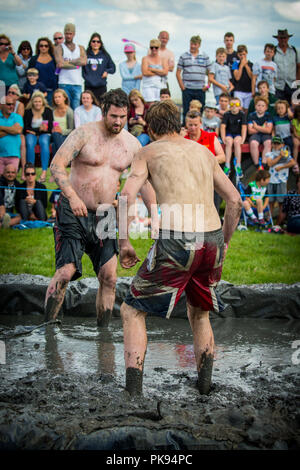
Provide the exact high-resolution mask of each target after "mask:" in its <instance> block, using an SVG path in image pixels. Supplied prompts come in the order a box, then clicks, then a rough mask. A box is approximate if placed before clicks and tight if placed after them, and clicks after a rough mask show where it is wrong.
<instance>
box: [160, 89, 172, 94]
mask: <svg viewBox="0 0 300 470" xmlns="http://www.w3.org/2000/svg"><path fill="white" fill-rule="evenodd" d="M161 95H169V96H171V92H170V90H169V88H161V90H160V96H161Z"/></svg>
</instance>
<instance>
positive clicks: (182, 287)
mask: <svg viewBox="0 0 300 470" xmlns="http://www.w3.org/2000/svg"><path fill="white" fill-rule="evenodd" d="M146 121H147V124H148V130H149V135H150V136H151V137H152V139H153V140H154V142H153V143H151V144H150V145H148V146H146V147H143V149H142V150H140V151H139V153H138V154H137V155H136V156H135V157H134V160H133V162H132V166H131V173H130V176H129V178H128V179H127V181H126V183H125V186H124V188H123V191H122V193H121V199H120V201H121V200H122V199H123V197H125V196H126V198H127V205H128V208H130V207H131V205H132V204H133V203H134V201H135V198H136V194H137V192H138V191H139V188H140V187H141V186H142V185H143V184H144V183H145V181H147V180H148V178H149V180H150V182H151V184H152V186H153V188H154V190H155V192H156V197H157V202H158V204H160V208H161V221H160V230H159V237H158V240H156V241H155V243H154V244H153V245H152V247H151V248H150V251H149V253H148V255H147V258H146V259H145V261H144V263H143V264H142V266H141V267H140V269H139V271H138V273H137V274H136V276H135V277H134V279H133V281H132V284H131V286H130V289H129V292H128V294H127V296H126V298H125V300H124V302H123V304H122V306H121V316H122V320H123V329H124V357H125V367H126V390H127V391H128V392H129V393H130V394H139V393H142V379H143V368H144V360H145V355H146V349H147V333H146V325H145V317H146V315H147V313H151V314H153V315H157V316H160V317H166V318H169V317H170V315H171V312H172V310H173V308H174V306H175V305H176V303H177V302H178V300H179V298H180V296H181V294H182V292H183V291H185V293H186V297H187V314H188V319H189V322H190V325H191V329H192V333H193V339H194V353H195V358H196V364H197V371H198V388H199V392H200V393H201V394H207V393H209V389H210V383H211V375H212V368H213V354H214V337H213V332H212V328H211V325H210V321H209V312H210V311H215V312H218V311H219V303H218V298H217V296H216V293H215V287H216V285H217V283H218V282H219V281H220V278H221V272H222V264H223V261H224V257H225V253H226V250H227V246H228V243H229V241H230V239H231V237H232V234H233V232H234V230H235V228H236V226H237V223H238V221H239V218H240V213H241V208H242V201H241V197H240V195H239V193H238V191H237V190H236V188H235V187H234V186H233V184H232V183H231V181H230V180H229V179H228V178H226V175H225V174H224V172H223V171H222V169H221V167H220V165H219V164H218V162H217V160H216V158H212V155H211V153H210V151H209V150H208V149H207V148H205V147H204V146H202V145H199V144H198V143H197V142H192V141H190V140H187V139H184V138H183V137H182V136H180V135H179V133H180V119H179V113H178V111H177V107H176V105H175V104H174V103H173V102H172V101H170V100H166V101H161V102H160V103H156V104H154V105H153V106H151V108H150V109H149V111H148V113H147V116H146ZM214 188H215V190H216V191H217V192H218V193H219V194H220V196H221V197H222V198H223V199H224V200H225V202H226V210H225V216H224V223H223V227H222V228H221V222H220V218H219V216H218V213H217V210H216V208H215V206H214V199H213V196H214ZM120 203H121V202H120ZM172 215H173V217H172ZM127 219H128V224H129V223H130V222H131V220H132V217H131V216H130V213H129V212H128V217H127ZM137 261H138V258H137V256H136V253H135V251H134V249H133V247H132V246H131V244H130V242H129V240H128V238H127V239H126V237H124V238H123V239H122V240H120V263H121V265H122V266H123V267H124V268H130V267H132V266H134V264H135V263H136V262H137Z"/></svg>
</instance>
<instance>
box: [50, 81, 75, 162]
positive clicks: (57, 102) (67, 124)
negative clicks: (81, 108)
mask: <svg viewBox="0 0 300 470" xmlns="http://www.w3.org/2000/svg"><path fill="white" fill-rule="evenodd" d="M52 100H53V128H52V141H53V155H55V154H56V152H57V150H58V149H59V147H60V146H61V145H62V144H63V143H64V141H65V140H66V138H67V137H68V135H69V134H70V133H71V132H72V130H73V129H74V112H73V110H72V108H70V100H69V97H68V95H67V93H66V92H65V90H61V89H60V88H58V89H57V90H55V91H54V93H53V98H52Z"/></svg>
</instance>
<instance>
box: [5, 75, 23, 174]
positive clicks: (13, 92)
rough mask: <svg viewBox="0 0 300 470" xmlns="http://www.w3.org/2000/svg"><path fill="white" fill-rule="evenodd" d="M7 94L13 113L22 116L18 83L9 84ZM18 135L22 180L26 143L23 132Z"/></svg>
mask: <svg viewBox="0 0 300 470" xmlns="http://www.w3.org/2000/svg"><path fill="white" fill-rule="evenodd" d="M7 95H8V96H10V98H12V99H13V101H14V103H15V108H14V113H16V114H19V115H20V116H21V117H22V118H23V117H24V112H25V108H24V104H23V103H22V102H21V101H19V98H20V96H21V91H20V88H19V87H18V85H17V84H13V85H11V86H10V87H9V89H8V93H7ZM20 137H21V166H22V175H21V178H22V180H24V165H25V163H26V143H25V136H24V134H21V135H20Z"/></svg>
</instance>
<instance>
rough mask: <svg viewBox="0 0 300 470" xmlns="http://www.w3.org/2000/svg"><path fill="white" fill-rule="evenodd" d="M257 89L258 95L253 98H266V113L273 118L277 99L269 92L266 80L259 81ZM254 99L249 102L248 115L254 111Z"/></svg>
mask: <svg viewBox="0 0 300 470" xmlns="http://www.w3.org/2000/svg"><path fill="white" fill-rule="evenodd" d="M257 89H258V93H257V94H256V95H255V96H263V97H264V98H267V100H268V102H269V107H268V112H269V113H270V114H271V116H274V114H276V111H275V103H276V101H277V98H276V96H275V95H272V94H271V93H270V92H269V84H268V82H267V81H266V80H261V81H260V82H258V84H257ZM254 99H255V97H254V98H252V100H251V101H250V104H249V108H248V114H250V113H253V112H254V111H255V106H254Z"/></svg>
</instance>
